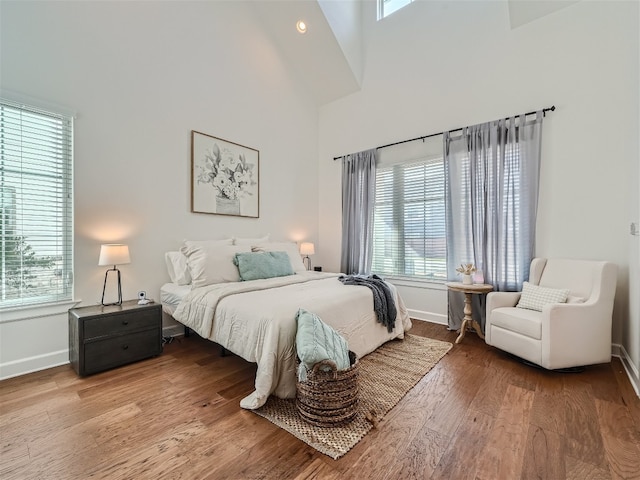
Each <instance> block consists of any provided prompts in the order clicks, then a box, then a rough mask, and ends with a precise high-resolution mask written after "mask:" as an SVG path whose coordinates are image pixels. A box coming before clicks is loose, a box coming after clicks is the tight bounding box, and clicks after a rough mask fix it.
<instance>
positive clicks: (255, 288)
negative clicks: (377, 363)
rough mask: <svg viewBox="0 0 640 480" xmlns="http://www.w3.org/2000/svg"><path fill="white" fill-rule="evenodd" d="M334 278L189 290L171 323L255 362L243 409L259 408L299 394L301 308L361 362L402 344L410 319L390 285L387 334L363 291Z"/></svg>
mask: <svg viewBox="0 0 640 480" xmlns="http://www.w3.org/2000/svg"><path fill="white" fill-rule="evenodd" d="M338 276H339V275H338V274H333V273H318V272H304V273H300V274H296V275H290V276H287V277H277V278H270V279H266V280H252V281H248V282H237V283H222V284H215V285H209V286H205V287H200V288H196V289H193V290H192V291H191V292H190V293H189V294H188V295H187V296H186V297H185V298H184V299H183V300H182V302H180V304H179V305H178V307H177V309H176V311H175V312H174V314H173V317H174V318H175V319H176V320H178V321H179V322H181V323H182V324H184V325H186V326H188V327H189V328H191V329H193V330H194V331H196V332H197V333H198V334H199V335H200V336H202V337H204V338H207V339H209V340H212V341H214V342H216V343H218V344H220V345H222V346H223V347H225V348H227V349H228V350H230V351H232V352H233V353H235V354H237V355H239V356H241V357H242V358H244V359H245V360H247V361H249V362H255V363H257V364H258V371H257V373H256V382H255V388H256V389H255V391H254V392H253V393H251V394H250V395H249V396H247V397H245V398H244V399H242V401H241V402H240V406H241V407H243V408H247V409H255V408H259V407H261V406H262V405H264V403H265V402H266V401H267V398H268V397H269V395H270V394H272V393H273V394H274V395H276V396H278V397H280V398H293V397H295V394H296V375H295V339H296V329H297V327H296V320H295V317H296V313H297V311H298V309H299V308H304V309H306V310H308V311H310V312H313V313H315V314H317V315H318V316H319V317H320V318H321V319H322V320H323V321H324V322H325V323H328V324H329V325H331V326H332V327H333V328H335V329H336V330H337V331H339V332H340V333H341V334H342V335H343V336H344V338H345V339H346V340H347V342H348V343H349V349H350V350H352V351H353V352H354V353H356V354H357V355H358V357H359V358H362V357H363V356H364V355H366V354H367V353H370V352H372V351H373V350H375V349H376V348H378V347H379V346H380V345H382V344H383V343H385V342H387V341H388V340H391V339H393V338H404V332H405V331H406V330H408V329H409V328H411V321H410V320H409V315H408V312H407V309H406V308H405V306H404V303H403V301H402V298H401V297H400V296H398V294H397V292H396V289H395V287H393V285H390V286H391V289H392V291H393V292H394V295H395V299H396V308H397V311H398V315H397V318H396V325H395V328H394V329H393V331H392V332H387V328H386V327H385V326H383V325H381V324H380V323H378V321H377V319H376V314H375V312H374V310H373V295H372V293H371V290H369V289H368V288H366V287H361V286H353V285H343V284H342V283H341V282H340V281H339V280H338Z"/></svg>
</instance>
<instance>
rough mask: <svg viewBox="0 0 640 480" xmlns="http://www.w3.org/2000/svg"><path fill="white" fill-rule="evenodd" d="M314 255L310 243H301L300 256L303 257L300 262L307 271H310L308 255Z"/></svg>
mask: <svg viewBox="0 0 640 480" xmlns="http://www.w3.org/2000/svg"><path fill="white" fill-rule="evenodd" d="M315 253H316V249H315V246H314V245H313V243H311V242H302V243H301V244H300V255H304V258H303V259H302V262H303V263H304V264H305V266H306V267H307V270H311V258H309V255H313V254H315Z"/></svg>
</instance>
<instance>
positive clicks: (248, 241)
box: [233, 233, 270, 245]
mask: <svg viewBox="0 0 640 480" xmlns="http://www.w3.org/2000/svg"><path fill="white" fill-rule="evenodd" d="M269 236H270V234H268V233H267V234H266V235H265V236H264V237H260V238H238V237H233V244H234V245H260V244H262V243H267V242H268V241H269Z"/></svg>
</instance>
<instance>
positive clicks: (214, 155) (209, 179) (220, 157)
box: [198, 143, 256, 215]
mask: <svg viewBox="0 0 640 480" xmlns="http://www.w3.org/2000/svg"><path fill="white" fill-rule="evenodd" d="M253 167H254V165H252V164H250V163H248V162H247V161H246V159H245V157H244V155H243V154H239V155H238V158H235V157H234V155H233V153H232V152H231V150H229V149H228V148H222V150H221V149H220V147H218V144H217V143H216V144H214V145H213V148H211V150H208V151H207V153H206V155H205V158H204V165H199V166H198V168H199V174H198V183H210V184H211V185H213V187H214V188H215V189H216V201H217V203H218V211H222V212H221V213H232V214H236V215H237V214H239V213H240V211H239V210H240V198H242V197H244V196H246V195H251V192H249V191H248V187H249V186H251V185H255V184H256V182H255V181H254V180H253Z"/></svg>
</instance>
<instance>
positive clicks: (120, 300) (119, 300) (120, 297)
mask: <svg viewBox="0 0 640 480" xmlns="http://www.w3.org/2000/svg"><path fill="white" fill-rule="evenodd" d="M109 272H116V273H117V274H118V301H117V302H114V303H104V293H105V291H106V289H107V279H108V278H109ZM100 303H102V305H104V306H105V307H106V306H109V305H122V284H121V283H120V270H118V269H117V268H116V266H115V265H114V266H113V268H110V269H109V270H107V271H106V272H105V274H104V285H102V300H101V302H100Z"/></svg>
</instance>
